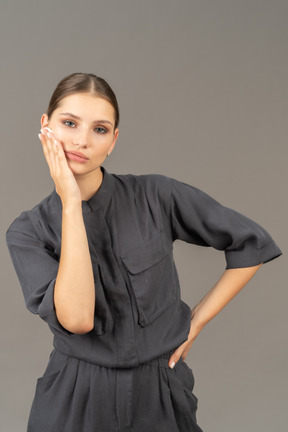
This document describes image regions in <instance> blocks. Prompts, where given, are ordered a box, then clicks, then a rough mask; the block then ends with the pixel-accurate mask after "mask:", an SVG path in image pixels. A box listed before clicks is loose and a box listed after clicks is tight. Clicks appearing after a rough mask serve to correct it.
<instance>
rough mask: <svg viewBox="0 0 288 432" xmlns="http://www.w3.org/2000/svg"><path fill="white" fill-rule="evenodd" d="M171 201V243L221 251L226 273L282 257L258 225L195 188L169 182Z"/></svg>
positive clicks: (266, 233) (173, 180) (268, 235)
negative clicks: (184, 242) (188, 244)
mask: <svg viewBox="0 0 288 432" xmlns="http://www.w3.org/2000/svg"><path fill="white" fill-rule="evenodd" d="M171 200H172V202H171V213H172V214H171V218H172V231H173V237H174V240H175V239H180V240H183V241H186V242H188V243H193V244H196V245H201V246H211V247H213V248H215V249H218V250H222V251H225V259H226V269H230V268H239V267H252V266H256V265H258V264H261V263H263V264H264V263H266V262H268V261H271V260H273V259H275V258H277V257H279V256H280V255H282V251H281V250H280V248H279V247H278V245H277V244H276V243H275V241H274V240H273V239H272V237H271V236H270V234H269V233H268V232H267V231H266V230H265V229H264V228H263V227H262V226H261V225H259V224H258V223H257V222H255V221H253V220H252V219H250V218H248V217H247V216H245V215H243V214H241V213H239V212H238V211H236V210H233V209H231V208H229V207H225V206H224V205H222V204H221V203H219V202H218V201H216V200H215V199H214V198H212V197H211V196H209V195H208V194H207V193H205V192H203V191H202V190H200V189H198V188H196V187H195V186H192V185H189V184H186V183H182V182H180V181H178V180H175V179H172V193H171Z"/></svg>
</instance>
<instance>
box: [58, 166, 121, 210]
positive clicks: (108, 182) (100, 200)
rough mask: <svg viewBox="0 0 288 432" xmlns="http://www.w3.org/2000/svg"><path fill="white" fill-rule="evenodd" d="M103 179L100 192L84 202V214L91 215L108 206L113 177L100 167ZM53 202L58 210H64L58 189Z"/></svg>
mask: <svg viewBox="0 0 288 432" xmlns="http://www.w3.org/2000/svg"><path fill="white" fill-rule="evenodd" d="M100 169H101V171H102V173H103V178H102V182H101V185H100V188H99V189H98V191H97V192H96V193H95V194H94V195H93V196H92V197H91V198H90V199H89V200H88V201H84V200H82V212H83V213H91V212H93V211H96V210H98V209H99V208H101V207H102V206H104V205H108V203H109V199H110V198H111V194H112V190H113V176H112V175H111V174H109V173H108V172H107V171H106V169H105V168H104V167H103V166H101V167H100ZM51 200H52V201H53V202H54V203H55V207H56V208H57V210H62V202H61V198H60V196H59V195H58V194H57V192H56V189H55V188H54V189H53V192H52V196H51Z"/></svg>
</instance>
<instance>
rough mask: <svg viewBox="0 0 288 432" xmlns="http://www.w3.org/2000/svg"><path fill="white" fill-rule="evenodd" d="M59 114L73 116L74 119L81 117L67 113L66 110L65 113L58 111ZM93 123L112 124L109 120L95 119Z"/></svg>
mask: <svg viewBox="0 0 288 432" xmlns="http://www.w3.org/2000/svg"><path fill="white" fill-rule="evenodd" d="M59 115H65V116H69V117H73V118H75V119H76V120H81V118H80V117H78V116H77V115H75V114H72V113H68V112H67V113H60V114H59ZM93 123H110V124H111V126H113V124H112V123H111V122H110V121H109V120H95V121H94V122H93Z"/></svg>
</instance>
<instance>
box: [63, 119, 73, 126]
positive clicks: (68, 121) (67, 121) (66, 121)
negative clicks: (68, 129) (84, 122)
mask: <svg viewBox="0 0 288 432" xmlns="http://www.w3.org/2000/svg"><path fill="white" fill-rule="evenodd" d="M63 123H64V124H66V123H73V124H74V125H75V123H74V122H72V121H70V120H65V121H64V122H63ZM67 126H69V125H67Z"/></svg>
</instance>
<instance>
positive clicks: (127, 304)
mask: <svg viewBox="0 0 288 432" xmlns="http://www.w3.org/2000/svg"><path fill="white" fill-rule="evenodd" d="M101 169H102V172H103V179H102V183H101V185H100V188H99V189H98V191H97V192H96V193H95V195H93V196H92V197H91V198H90V199H89V200H88V201H82V208H83V220H84V223H85V228H86V232H87V239H88V243H89V251H90V255H91V262H92V267H93V274H94V283H95V292H96V302H95V316H94V328H93V330H91V331H90V332H88V333H86V334H83V335H78V334H73V333H71V332H69V331H68V330H67V329H65V328H63V327H62V326H61V324H60V323H59V321H58V320H57V316H56V312H55V308H54V297H53V295H54V285H55V281H56V278H57V272H58V267H59V260H60V255H61V219H62V218H61V209H62V203H61V199H60V196H59V195H58V194H57V193H56V190H55V188H54V190H53V192H52V193H51V194H50V195H49V196H47V197H46V198H44V199H43V200H42V201H41V202H40V203H39V204H37V205H36V206H35V207H34V208H32V209H31V210H28V211H24V212H22V213H21V214H20V216H18V217H17V218H16V219H15V220H14V222H12V224H11V225H10V227H9V228H8V230H7V233H6V241H7V245H8V248H9V251H10V255H11V258H12V261H13V264H14V267H15V269H16V273H17V275H18V278H19V281H20V284H21V286H22V290H23V294H24V298H25V302H26V305H27V308H28V309H29V310H30V311H31V312H32V313H34V314H39V316H40V317H41V318H42V319H44V320H45V321H46V322H47V324H48V325H49V327H50V329H51V331H52V333H54V341H53V344H54V347H55V348H56V349H58V350H59V351H61V352H62V353H63V354H66V355H68V356H71V357H75V358H79V359H82V360H86V361H88V362H91V363H95V364H99V365H104V366H108V367H123V368H125V367H132V366H137V365H138V364H140V363H145V362H147V361H149V360H151V359H153V358H157V357H159V356H161V355H162V354H164V353H167V352H169V351H171V350H174V349H176V348H177V347H178V346H180V345H181V344H182V343H184V342H185V341H186V340H187V338H188V334H189V331H190V323H191V309H190V307H189V306H188V304H186V303H185V302H184V301H182V299H181V297H180V284H179V279H178V275H177V270H176V266H175V262H174V259H173V242H174V241H175V240H177V239H179V240H182V241H185V242H187V243H191V244H194V245H198V246H199V245H200V246H211V247H213V248H215V249H218V250H222V251H224V252H225V258H226V264H227V266H226V269H228V268H239V267H249V266H254V265H258V264H260V263H261V262H262V263H264V262H268V261H271V260H272V259H274V258H276V257H277V256H280V255H281V254H282V252H281V250H280V249H279V247H278V246H277V244H276V243H275V242H274V240H273V239H272V237H271V236H270V234H269V233H268V232H267V231H266V230H265V229H264V228H263V227H261V226H260V225H259V224H257V223H256V222H255V221H253V220H251V219H249V218H248V217H246V216H244V215H242V214H241V213H239V212H237V211H235V210H232V209H230V208H228V207H225V206H224V205H222V204H220V203H219V202H217V201H216V200H215V199H213V198H212V197H211V196H209V195H208V194H206V193H205V192H204V191H201V190H200V189H198V188H196V187H195V186H192V185H189V184H186V183H183V182H181V181H178V180H176V179H172V178H169V177H166V176H164V175H159V174H147V175H133V174H125V175H124V174H122V175H117V174H109V173H108V172H107V171H106V170H105V169H104V168H103V167H101ZM191 259H192V256H191ZM192 264H193V263H192ZM189 287H191V289H193V272H192V271H191V280H190V281H189Z"/></svg>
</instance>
